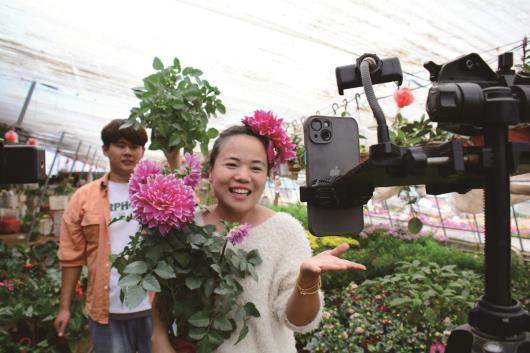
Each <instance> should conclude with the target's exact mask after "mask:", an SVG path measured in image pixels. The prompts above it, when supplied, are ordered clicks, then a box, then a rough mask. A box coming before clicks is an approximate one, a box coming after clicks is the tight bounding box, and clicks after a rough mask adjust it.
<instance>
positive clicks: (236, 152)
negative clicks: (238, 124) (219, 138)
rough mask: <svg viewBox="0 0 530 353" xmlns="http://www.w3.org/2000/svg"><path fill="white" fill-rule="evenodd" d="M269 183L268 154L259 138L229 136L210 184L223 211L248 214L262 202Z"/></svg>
mask: <svg viewBox="0 0 530 353" xmlns="http://www.w3.org/2000/svg"><path fill="white" fill-rule="evenodd" d="M266 180H267V154H266V151H265V148H264V147H263V144H262V143H261V142H260V140H258V139H257V138H255V137H253V136H248V135H234V136H230V137H227V138H226V139H225V140H224V141H223V142H222V143H221V145H220V146H219V154H218V155H217V158H216V159H215V163H214V166H213V168H212V171H211V173H210V183H211V184H212V188H213V191H214V194H215V196H216V197H217V200H218V207H221V208H223V210H224V211H226V212H230V213H235V214H245V213H248V212H249V211H252V210H253V209H254V207H255V206H256V205H257V203H258V202H259V200H260V198H261V195H262V193H263V189H264V188H265V182H266Z"/></svg>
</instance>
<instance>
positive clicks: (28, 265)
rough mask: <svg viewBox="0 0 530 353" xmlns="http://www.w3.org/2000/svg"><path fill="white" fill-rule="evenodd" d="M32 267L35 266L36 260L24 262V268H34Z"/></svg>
mask: <svg viewBox="0 0 530 353" xmlns="http://www.w3.org/2000/svg"><path fill="white" fill-rule="evenodd" d="M34 267H37V262H36V261H33V262H26V263H25V264H24V268H25V269H26V270H31V269H32V268H34Z"/></svg>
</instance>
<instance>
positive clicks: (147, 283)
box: [142, 274, 160, 293]
mask: <svg viewBox="0 0 530 353" xmlns="http://www.w3.org/2000/svg"><path fill="white" fill-rule="evenodd" d="M142 287H143V288H144V289H145V290H148V291H151V292H156V293H158V292H160V283H158V280H157V279H156V278H155V276H153V275H151V274H149V275H147V276H146V277H145V278H144V280H143V281H142Z"/></svg>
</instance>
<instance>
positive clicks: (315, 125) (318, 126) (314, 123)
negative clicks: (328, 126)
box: [311, 119, 322, 131]
mask: <svg viewBox="0 0 530 353" xmlns="http://www.w3.org/2000/svg"><path fill="white" fill-rule="evenodd" d="M311 129H313V130H315V131H320V129H322V122H321V121H320V120H317V119H315V120H313V121H312V122H311Z"/></svg>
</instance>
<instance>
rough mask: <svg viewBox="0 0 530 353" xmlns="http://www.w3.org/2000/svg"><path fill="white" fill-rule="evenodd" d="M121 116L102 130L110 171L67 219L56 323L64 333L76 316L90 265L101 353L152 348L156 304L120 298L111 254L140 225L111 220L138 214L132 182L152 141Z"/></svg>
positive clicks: (92, 319)
mask: <svg viewBox="0 0 530 353" xmlns="http://www.w3.org/2000/svg"><path fill="white" fill-rule="evenodd" d="M126 123H127V120H124V119H116V120H112V121H111V122H110V123H108V124H107V125H106V126H105V127H104V128H103V130H102V131H101V139H102V141H103V146H102V148H103V153H104V154H105V156H106V157H107V158H108V159H109V163H110V172H109V173H107V174H105V175H104V176H103V177H102V178H100V179H98V180H95V181H93V182H91V183H88V184H86V185H84V186H83V187H81V188H80V189H79V190H77V191H76V192H75V193H74V195H73V196H72V199H71V200H70V202H69V204H68V207H67V209H66V210H65V212H64V216H63V219H62V223H61V234H60V243H59V260H60V265H61V271H62V287H61V301H60V308H59V313H58V315H57V317H56V319H55V321H54V326H55V328H56V330H57V333H58V335H59V336H63V335H64V334H65V331H66V329H67V327H68V323H69V321H70V303H71V301H72V297H73V295H74V292H75V288H76V285H77V283H78V281H79V278H80V275H81V270H82V268H83V266H87V267H88V288H87V297H86V305H85V308H86V312H87V313H88V316H89V326H90V333H91V336H92V341H93V343H94V348H95V351H96V353H134V352H138V353H150V352H151V326H152V325H151V305H150V303H149V301H148V298H147V297H146V298H144V300H143V301H142V303H141V304H140V305H139V306H137V307H136V308H133V309H129V308H128V307H126V306H125V305H123V304H122V303H121V301H120V287H119V286H118V279H119V274H118V272H117V270H116V269H115V268H112V267H111V263H110V260H109V255H111V254H119V253H121V252H122V251H123V249H124V248H125V246H126V245H127V244H128V243H129V237H130V236H132V235H134V234H135V233H136V232H137V231H138V229H139V224H138V222H137V221H135V220H131V221H129V222H127V221H125V220H120V221H117V222H114V223H112V224H111V225H109V223H110V221H111V220H112V219H114V218H117V217H120V216H124V215H125V216H126V215H129V214H131V213H132V207H131V203H130V200H129V193H128V182H129V178H130V176H131V174H132V172H133V170H134V167H135V166H136V164H138V162H139V161H140V160H141V159H142V157H143V155H144V151H145V143H146V142H147V133H146V131H145V129H144V128H134V127H133V126H128V127H127V126H124V127H122V126H123V125H124V124H126Z"/></svg>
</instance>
